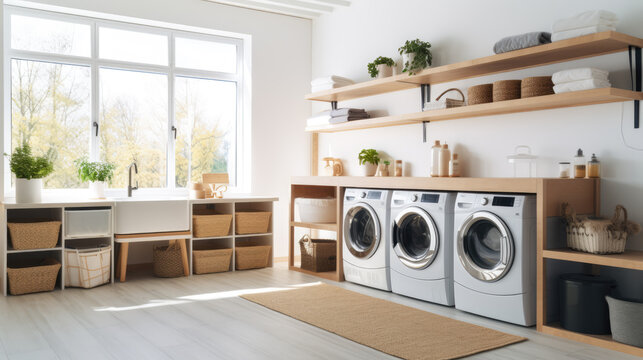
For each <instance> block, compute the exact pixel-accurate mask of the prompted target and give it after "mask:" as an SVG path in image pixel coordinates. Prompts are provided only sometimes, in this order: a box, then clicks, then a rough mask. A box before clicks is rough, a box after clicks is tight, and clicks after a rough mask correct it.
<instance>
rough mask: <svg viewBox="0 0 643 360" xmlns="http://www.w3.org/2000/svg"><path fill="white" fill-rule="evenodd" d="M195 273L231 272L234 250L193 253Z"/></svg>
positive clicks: (198, 251)
mask: <svg viewBox="0 0 643 360" xmlns="http://www.w3.org/2000/svg"><path fill="white" fill-rule="evenodd" d="M192 258H193V262H192V263H193V265H194V273H195V274H210V273H218V272H224V271H228V270H230V260H232V249H217V250H194V251H192Z"/></svg>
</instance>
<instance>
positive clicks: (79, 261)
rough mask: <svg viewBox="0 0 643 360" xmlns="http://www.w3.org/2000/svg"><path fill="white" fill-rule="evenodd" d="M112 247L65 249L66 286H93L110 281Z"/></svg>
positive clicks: (87, 287)
mask: <svg viewBox="0 0 643 360" xmlns="http://www.w3.org/2000/svg"><path fill="white" fill-rule="evenodd" d="M111 258H112V247H111V246H109V245H107V246H102V247H98V248H92V249H65V286H69V287H82V288H85V289H89V288H93V287H96V286H98V285H102V284H106V283H108V282H109V279H110V275H111Z"/></svg>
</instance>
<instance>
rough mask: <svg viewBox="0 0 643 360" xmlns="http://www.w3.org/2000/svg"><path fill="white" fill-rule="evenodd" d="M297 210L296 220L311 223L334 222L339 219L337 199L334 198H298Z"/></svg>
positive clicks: (296, 200)
mask: <svg viewBox="0 0 643 360" xmlns="http://www.w3.org/2000/svg"><path fill="white" fill-rule="evenodd" d="M295 210H296V213H295V215H296V217H295V220H296V221H301V222H311V223H334V222H336V221H337V218H336V212H337V199H334V198H328V199H311V198H296V199H295ZM297 215H298V217H297Z"/></svg>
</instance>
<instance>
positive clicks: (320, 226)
mask: <svg viewBox="0 0 643 360" xmlns="http://www.w3.org/2000/svg"><path fill="white" fill-rule="evenodd" d="M290 226H293V227H302V228H308V229H315V230H327V231H337V224H335V223H309V222H300V221H291V222H290Z"/></svg>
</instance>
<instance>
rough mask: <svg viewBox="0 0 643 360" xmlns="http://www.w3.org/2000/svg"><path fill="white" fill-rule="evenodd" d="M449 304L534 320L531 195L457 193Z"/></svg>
mask: <svg viewBox="0 0 643 360" xmlns="http://www.w3.org/2000/svg"><path fill="white" fill-rule="evenodd" d="M454 231H455V249H454V269H453V271H454V274H453V276H454V281H455V282H454V293H455V307H456V308H457V309H460V310H464V311H467V312H471V313H475V314H478V315H482V316H486V317H490V318H493V319H497V320H502V321H506V322H510V323H514V324H519V325H524V326H531V325H534V324H535V323H536V255H537V254H536V197H535V196H534V195H511V194H507V195H504V194H472V193H459V194H458V196H457V197H456V203H455V210H454Z"/></svg>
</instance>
